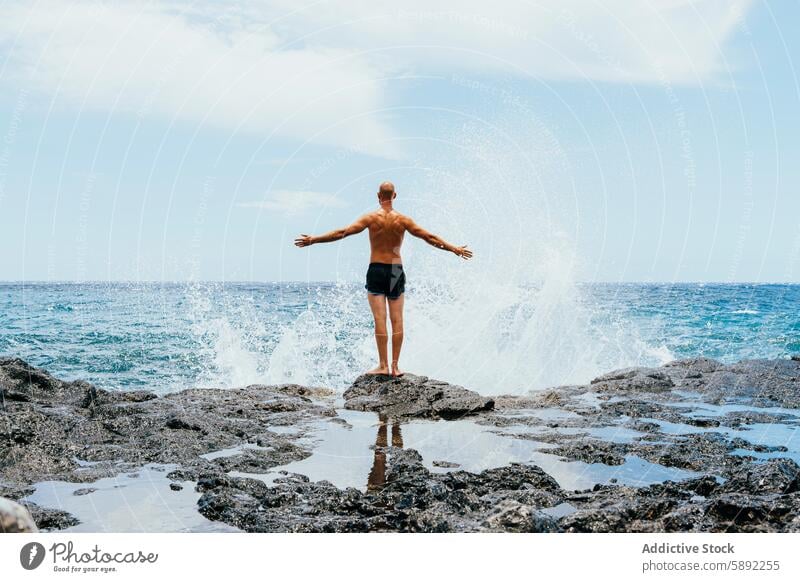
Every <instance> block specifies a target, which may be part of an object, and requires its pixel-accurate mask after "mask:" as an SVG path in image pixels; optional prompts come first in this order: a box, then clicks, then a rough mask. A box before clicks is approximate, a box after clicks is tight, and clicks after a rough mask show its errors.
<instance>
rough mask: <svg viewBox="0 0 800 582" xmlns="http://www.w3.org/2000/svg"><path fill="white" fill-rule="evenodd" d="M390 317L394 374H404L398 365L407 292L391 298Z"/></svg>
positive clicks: (401, 347) (401, 346)
mask: <svg viewBox="0 0 800 582" xmlns="http://www.w3.org/2000/svg"><path fill="white" fill-rule="evenodd" d="M388 301H389V319H391V320H392V376H402V375H403V372H401V371H400V368H399V367H398V362H399V361H400V350H402V349H403V305H404V304H405V301H406V296H405V294H403V295H400V297H398V298H397V299H389V300H388Z"/></svg>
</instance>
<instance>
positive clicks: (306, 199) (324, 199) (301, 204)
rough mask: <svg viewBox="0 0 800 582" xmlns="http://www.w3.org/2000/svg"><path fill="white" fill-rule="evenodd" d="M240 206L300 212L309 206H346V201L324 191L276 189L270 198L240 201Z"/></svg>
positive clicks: (287, 212) (288, 212) (293, 212)
mask: <svg viewBox="0 0 800 582" xmlns="http://www.w3.org/2000/svg"><path fill="white" fill-rule="evenodd" d="M237 206H239V207H240V208H258V209H261V210H274V211H278V212H283V213H286V214H298V213H300V212H303V211H304V210H308V209H309V208H338V207H341V206H345V203H344V201H342V200H341V199H340V198H337V197H336V196H334V195H333V194H326V193H324V192H308V191H297V190H276V191H273V192H272V193H271V194H270V195H269V198H268V199H266V200H262V201H258V202H240V203H239V204H237Z"/></svg>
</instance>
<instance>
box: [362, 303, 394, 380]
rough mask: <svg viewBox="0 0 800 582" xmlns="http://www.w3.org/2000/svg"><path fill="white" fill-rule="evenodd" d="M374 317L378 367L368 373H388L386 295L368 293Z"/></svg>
mask: <svg viewBox="0 0 800 582" xmlns="http://www.w3.org/2000/svg"><path fill="white" fill-rule="evenodd" d="M367 299H368V300H369V307H370V309H372V317H373V318H374V319H375V343H376V344H377V346H378V367H377V368H375V369H374V370H370V371H369V372H367V374H388V373H389V362H388V357H387V352H388V346H387V344H388V343H389V335H388V333H387V332H386V296H385V295H373V294H372V293H368V294H367Z"/></svg>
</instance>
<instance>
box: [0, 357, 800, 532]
mask: <svg viewBox="0 0 800 582" xmlns="http://www.w3.org/2000/svg"><path fill="white" fill-rule="evenodd" d="M0 407H1V408H0V498H5V500H0V514H1V515H0V524H3V527H4V528H5V530H6V531H16V530H18V529H24V528H25V527H28V528H30V527H33V525H32V524H28V525H27V526H26V525H25V524H26V523H27V522H26V521H25V516H24V515H20V514H19V511H18V506H16V505H14V504H13V503H11V502H16V503H18V504H20V505H22V506H24V507H25V508H27V510H28V511H29V512H30V515H31V516H32V518H33V521H34V522H35V526H36V527H38V528H39V529H41V530H60V529H65V528H71V527H76V526H80V524H81V523H82V520H83V519H84V518H81V517H80V516H76V515H72V514H71V513H70V512H68V511H65V509H64V507H62V506H59V505H58V504H55V503H49V504H48V503H37V502H36V501H34V500H35V499H38V498H37V495H38V494H40V493H41V491H43V490H44V489H46V487H44V485H43V483H48V484H49V485H48V486H49V487H55V486H57V485H58V486H62V485H63V486H69V487H71V489H70V490H71V491H72V494H71V495H73V496H76V498H77V497H78V496H80V497H83V496H86V497H87V498H91V496H98V495H100V494H101V491H100V489H101V485H100V484H101V483H105V482H106V481H107V480H109V479H110V478H117V479H119V477H120V476H125V475H127V476H128V477H130V478H131V479H133V478H135V476H137V475H140V474H141V473H142V471H144V470H147V471H161V472H162V473H163V481H164V486H163V489H164V491H163V493H160V494H161V496H162V497H163V499H164V500H165V501H164V502H165V503H167V504H169V503H175V504H177V503H178V499H180V500H181V501H180V502H181V503H190V504H191V508H189V511H191V513H193V514H196V515H197V517H198V519H203V520H208V522H209V523H212V524H218V525H219V527H221V528H223V527H224V528H228V529H234V528H235V529H239V530H243V531H250V532H285V531H289V532H292V531H304V532H318V531H319V532H367V531H409V532H450V531H509V532H634V531H648V532H661V531H697V532H715V531H728V532H756V531H781V532H783V531H800V467H798V465H797V461H798V459H800V437H796V434H797V432H796V431H797V427H798V424H799V423H800V361H798V359H786V360H754V361H744V362H739V363H736V364H731V365H725V364H721V363H719V362H716V361H713V360H708V359H692V360H682V361H676V362H672V363H670V364H668V365H666V366H663V367H660V368H634V369H628V370H620V371H616V372H612V373H609V374H606V375H604V376H601V377H599V378H596V379H595V380H593V381H592V382H591V383H589V384H586V385H582V386H565V387H559V388H554V389H551V390H544V391H540V392H535V393H531V394H529V395H527V396H499V397H495V398H486V397H483V396H480V395H478V394H476V393H474V392H472V391H469V390H467V389H466V388H463V387H460V386H453V385H451V384H448V383H446V382H442V381H437V380H433V379H429V378H425V377H421V376H413V375H408V376H406V377H404V378H402V379H392V378H388V377H368V376H362V377H361V378H358V379H357V380H356V381H355V383H354V384H353V386H352V387H351V388H350V389H348V390H347V391H346V392H345V393H344V395H343V396H339V395H337V394H336V393H334V392H333V391H331V390H327V389H324V388H312V387H303V386H298V385H291V384H289V385H280V386H261V385H254V386H248V387H245V388H241V389H235V390H223V389H192V390H184V391H182V392H178V393H174V394H169V395H165V396H157V395H156V394H154V393H151V392H147V391H134V392H110V391H105V390H102V389H100V388H98V387H95V386H92V385H90V384H87V383H85V382H80V381H78V382H65V381H62V380H59V379H57V378H54V377H53V376H51V375H50V374H48V373H47V372H45V371H44V370H41V369H37V368H34V367H32V366H30V365H28V364H27V363H25V362H23V361H22V360H19V359H13V358H5V359H2V358H0ZM347 411H358V412H347ZM348 414H358V415H364V416H359V417H358V418H366V419H368V420H369V426H370V427H373V426H374V432H375V437H372V439H373V441H374V445H372V446H371V449H369V450H368V451H367V452H368V455H369V461H370V463H369V464H370V465H371V469H369V470H367V471H365V474H364V475H363V485H359V486H358V487H355V486H343V485H342V484H341V483H338V482H337V477H336V476H335V475H333V474H331V475H330V476H326V475H325V472H324V471H322V475H323V478H322V479H319V478H318V479H315V480H312V479H310V478H309V477H308V476H307V475H305V474H303V473H302V471H299V470H290V468H291V467H295V468H297V467H303V466H313V463H314V460H315V459H316V458H317V456H319V451H320V450H321V447H323V446H324V445H325V437H324V436H323V437H322V438H320V436H319V435H320V434H323V435H324V434H328V433H325V431H326V430H328V429H331V430H332V429H335V430H337V431H340V432H337V433H335V434H337V435H341V438H347V435H351V434H355V433H356V432H357V431H356V430H355V429H354V428H353V426H352V424H351V422H350V420H348V419H349V418H350V416H348ZM434 429H435V430H434ZM370 430H373V429H372V428H370ZM420 431H423V432H424V431H428V432H426V433H425V434H431V435H433V436H431V437H430V438H431V439H433V438H436V439H440V440H442V441H443V442H445V444H448V443H449V442H450V441H453V440H457V439H462V440H464V439H466V440H464V442H463V443H462V446H460V447H457V448H453V447H452V446H450V448H446V447H445V445H442V448H440V449H436V450H437V452H438V451H439V450H442V451H455V450H458V458H456V455H455V453H453V454H452V455H450V457H449V458H447V457H442V456H441V455H440V456H438V457H436V458H431V455H430V454H429V453H427V452H426V451H427V450H429V449H426V448H425V447H430V444H429V440H430V439H427V440H426V439H423V438H419V436H418V435H419V434H422V432H420ZM331 434H333V433H331ZM415 435H417V436H415ZM465 435H466V436H465ZM470 435H471V436H470ZM337 438H338V437H337ZM473 438H474V439H475V440H474V441H472V440H469V439H473ZM448 439H449V440H448ZM337 442H338V441H337ZM342 442H346V441H342ZM481 443H483V444H485V445H486V446H484V448H481V446H482V445H481ZM486 443H488V444H486ZM328 444H330V443H328ZM337 446H340V448H346V446H345V445H337ZM448 446H449V445H448ZM487 447H488V448H487ZM348 453H349V451H348V450H340V451H339V454H341V455H342V461H341V463H342V464H345V463H346V462H347V459H348V457H347V454H348ZM437 454H438V453H437ZM442 454H444V453H442ZM361 456H362V457H364V456H365V455H364V452H363V451H362V452H361ZM512 461H514V462H512ZM303 463H306V464H307V465H303ZM465 463H469V464H470V466H469V470H467V468H465V467H464V465H465ZM54 483H55V484H57V485H53V484H54ZM120 483H122V481H117V485H116V486H118V487H119V486H122V485H120ZM153 486H159V487H161V485H153ZM159 491H160V490H159ZM171 495H172V496H174V497H170V496H171ZM171 499H174V500H175V501H170V500H171ZM187 499H188V501H187ZM126 503H130V499H127V500H126ZM135 509H136V508H135V507H134V510H135ZM13 512H16V513H13ZM12 513H13V515H12ZM12 523H13V524H17V525H16V526H12V525H5V524H12ZM19 524H23V525H19ZM84 525H87V524H85V523H84ZM89 526H90V527H91V524H89ZM187 529H188V530H189V531H192V528H191V527H188V528H187Z"/></svg>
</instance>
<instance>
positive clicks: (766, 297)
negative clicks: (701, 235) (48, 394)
mask: <svg viewBox="0 0 800 582" xmlns="http://www.w3.org/2000/svg"><path fill="white" fill-rule="evenodd" d="M799 300H800V286H795V285H744V284H740V285H723V284H715V285H711V284H706V285H638V284H620V285H612V284H603V285H578V286H576V287H575V289H574V290H573V291H572V292H571V293H570V294H569V297H566V296H564V297H562V294H548V293H547V292H546V290H544V289H537V288H530V289H515V290H514V292H513V293H508V294H507V296H504V297H503V298H502V299H498V301H497V303H496V304H495V303H493V302H492V301H490V300H487V299H486V297H485V296H479V297H478V298H477V299H476V300H475V302H474V303H470V302H469V301H470V300H469V299H464V298H463V297H460V296H453V295H452V294H450V293H449V292H447V291H446V290H441V289H439V290H437V289H435V288H429V287H423V286H420V287H418V288H417V289H416V290H415V289H414V288H412V289H410V291H409V293H408V295H407V305H408V307H407V318H408V321H407V325H406V335H407V339H406V346H407V349H406V355H405V356H404V360H403V363H404V364H405V367H406V368H407V369H408V370H409V371H414V372H419V373H425V374H429V375H434V376H438V377H442V378H444V379H448V380H451V381H457V382H460V383H462V384H464V385H466V386H468V387H472V388H475V389H479V390H481V391H483V392H486V393H502V392H505V393H509V392H511V393H515V392H516V393H519V392H523V391H525V390H529V389H536V388H541V387H543V386H547V385H555V384H563V383H573V382H585V381H588V380H590V379H591V378H592V377H593V375H596V374H599V373H601V372H605V371H608V370H609V369H612V368H615V367H622V366H625V365H635V364H647V365H656V364H661V363H664V362H666V361H669V360H670V359H673V358H678V357H687V356H708V357H712V358H717V359H720V360H723V361H726V362H731V361H736V360H740V359H745V358H754V357H767V358H775V357H785V356H788V355H790V354H793V353H798V352H800V312H798V309H797V306H798V304H799V303H798V301H799ZM459 302H464V303H463V305H461V304H460V303H459ZM454 305H455V306H457V307H458V309H457V310H456V311H453V306H454ZM454 313H455V315H454ZM465 338H466V339H465ZM373 349H374V348H373V347H372V337H371V317H370V315H369V312H368V310H367V306H366V302H365V300H364V296H363V289H362V288H361V286H360V285H357V284H338V285H333V284H323V283H320V284H308V283H286V284H277V283H267V284H243V283H242V284H224V285H223V284H210V283H209V284H192V285H188V284H155V283H150V284H134V283H130V284H124V283H119V284H99V283H98V284H25V285H22V284H10V283H7V284H0V354H3V355H8V356H19V357H22V358H24V359H26V360H28V361H29V362H31V363H32V364H34V365H37V366H42V367H44V368H46V369H48V370H49V371H51V372H52V373H54V374H56V375H57V376H60V377H64V378H69V379H78V378H81V379H86V380H89V381H91V382H93V383H96V384H97V385H98V386H101V387H104V388H107V389H136V388H148V389H152V390H156V391H158V392H168V391H172V390H177V389H181V388H185V387H190V386H221V387H232V386H239V385H245V384H248V383H255V382H284V381H296V382H300V383H304V384H316V385H327V386H332V387H335V388H340V389H341V388H343V387H345V386H347V384H348V383H349V382H350V381H351V380H352V379H353V378H354V377H355V376H356V375H357V374H358V373H360V372H361V371H363V370H364V369H366V368H367V367H368V366H371V365H373V361H372V360H373ZM562 354H563V357H561V355H562Z"/></svg>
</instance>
